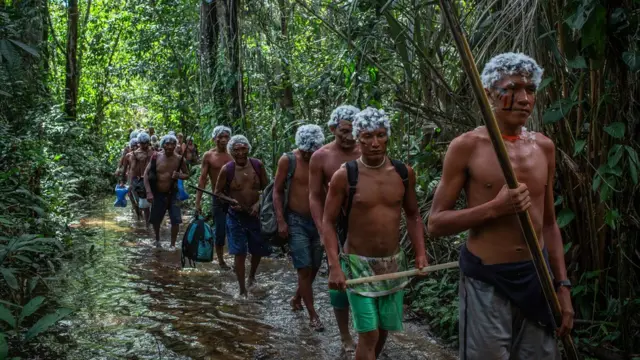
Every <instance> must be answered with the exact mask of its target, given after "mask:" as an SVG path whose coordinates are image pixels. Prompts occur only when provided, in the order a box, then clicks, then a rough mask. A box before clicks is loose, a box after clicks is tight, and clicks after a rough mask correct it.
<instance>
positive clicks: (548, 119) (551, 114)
mask: <svg viewBox="0 0 640 360" xmlns="http://www.w3.org/2000/svg"><path fill="white" fill-rule="evenodd" d="M577 103H578V102H576V101H572V100H571V99H561V100H559V101H556V102H555V103H553V104H552V105H551V106H549V108H548V109H547V110H546V111H545V112H544V115H543V116H542V122H543V123H544V124H553V123H555V122H557V121H559V120H561V119H562V118H564V117H565V116H567V115H568V114H569V113H570V112H571V109H572V108H573V107H574V106H575V105H576V104H577Z"/></svg>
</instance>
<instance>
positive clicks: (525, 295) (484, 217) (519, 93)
mask: <svg viewBox="0 0 640 360" xmlns="http://www.w3.org/2000/svg"><path fill="white" fill-rule="evenodd" d="M542 72H543V70H542V69H541V68H540V67H539V66H538V64H537V63H536V62H535V60H533V59H532V58H530V57H528V56H526V55H523V54H514V53H505V54H501V55H498V56H496V57H494V58H493V59H491V60H490V61H489V62H488V63H487V64H486V65H485V67H484V70H483V71H482V83H483V86H484V88H485V91H486V93H487V96H488V98H489V102H490V103H491V105H492V107H493V111H494V114H495V117H496V120H497V121H498V125H499V126H500V131H501V132H502V137H503V138H504V139H505V140H506V141H505V145H506V147H507V151H508V153H509V158H510V160H511V164H512V165H513V169H514V171H515V173H516V176H517V178H518V180H519V181H520V186H519V187H518V188H517V189H513V190H511V189H508V188H507V186H506V185H505V180H504V176H503V173H502V170H501V167H500V164H499V163H498V159H497V157H496V154H495V152H494V149H493V147H492V145H491V140H490V139H489V135H488V133H487V130H486V128H484V127H480V128H478V129H476V130H474V131H470V132H467V133H464V134H462V135H460V136H459V137H457V138H456V139H454V140H453V141H452V142H451V144H450V145H449V149H448V150H447V154H446V155H445V158H444V165H443V170H442V179H441V181H440V184H439V186H438V188H437V190H436V193H435V196H434V199H433V205H432V207H431V215H430V216H429V228H428V230H429V233H430V234H431V235H433V236H446V235H454V234H458V233H460V232H463V231H467V230H469V237H468V240H467V243H466V244H465V245H464V246H463V247H462V248H461V251H460V270H461V276H460V289H459V292H460V356H461V358H462V357H463V356H464V358H465V359H469V360H475V359H483V360H484V359H500V360H502V359H504V360H506V359H560V356H559V354H558V347H557V345H556V341H555V340H554V337H553V319H552V317H551V314H550V311H549V310H548V306H547V304H546V301H545V299H544V295H543V293H542V289H541V287H540V282H539V280H538V278H537V275H536V272H535V268H534V266H533V263H532V262H531V256H530V253H529V251H528V249H527V246H526V244H525V241H524V236H523V233H522V230H521V228H520V223H519V221H518V217H517V215H516V214H517V213H518V212H521V211H525V210H529V214H530V216H531V221H532V223H533V226H534V229H535V231H536V234H537V237H538V240H539V241H540V246H541V247H542V248H543V253H544V254H545V258H548V262H549V264H550V268H551V273H552V274H553V277H554V278H555V282H556V287H557V291H558V298H559V300H560V305H561V307H562V324H558V325H559V329H558V330H557V332H558V334H559V335H564V334H567V333H569V332H570V331H571V328H572V327H573V308H572V305H571V298H570V293H569V288H570V286H571V283H570V282H569V280H568V279H567V270H566V267H565V262H564V253H563V246H562V238H561V235H560V230H559V229H558V225H557V223H556V216H555V211H554V205H553V204H554V199H553V179H554V174H555V167H556V161H555V147H554V144H553V142H552V141H551V140H550V139H549V138H547V137H546V136H544V135H542V134H540V133H534V132H530V131H527V130H526V129H525V128H524V125H525V123H526V122H527V120H528V119H529V116H530V115H531V112H532V111H533V107H534V105H535V101H536V89H537V87H538V85H539V84H540V80H541V79H542ZM463 189H464V192H465V195H466V199H467V208H466V209H464V210H454V205H455V202H456V199H458V195H459V194H460V191H461V190H463ZM487 309H490V310H491V311H488V310H487Z"/></svg>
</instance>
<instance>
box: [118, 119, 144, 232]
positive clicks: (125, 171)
mask: <svg viewBox="0 0 640 360" xmlns="http://www.w3.org/2000/svg"><path fill="white" fill-rule="evenodd" d="M134 133H135V135H136V137H135V138H132V139H131V140H129V146H128V148H129V151H128V152H125V154H124V155H123V156H122V159H120V164H121V166H120V167H119V168H118V171H116V176H122V178H123V180H122V181H123V182H129V173H130V172H131V164H132V163H133V153H134V152H135V151H136V150H138V138H137V137H138V132H137V131H134V132H132V133H131V136H133V134H134ZM128 195H129V200H130V201H131V209H132V210H133V211H134V212H135V213H136V216H137V218H138V220H140V218H141V216H142V212H141V211H140V208H138V201H137V200H136V196H135V194H134V191H133V187H132V186H131V183H129V192H128Z"/></svg>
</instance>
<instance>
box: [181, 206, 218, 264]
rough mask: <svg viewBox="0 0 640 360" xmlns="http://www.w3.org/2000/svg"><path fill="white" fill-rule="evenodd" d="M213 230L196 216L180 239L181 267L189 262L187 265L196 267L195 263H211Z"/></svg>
mask: <svg viewBox="0 0 640 360" xmlns="http://www.w3.org/2000/svg"><path fill="white" fill-rule="evenodd" d="M213 248H214V246H213V229H212V228H211V226H209V224H207V223H206V222H205V221H204V218H203V217H202V216H200V215H196V216H195V217H194V218H193V220H192V221H191V223H190V224H189V226H188V227H187V230H186V231H185V232H184V237H183V238H182V253H181V256H180V261H181V263H182V267H183V268H184V265H185V264H186V262H187V259H188V260H189V265H190V266H192V267H196V263H197V262H211V261H213Z"/></svg>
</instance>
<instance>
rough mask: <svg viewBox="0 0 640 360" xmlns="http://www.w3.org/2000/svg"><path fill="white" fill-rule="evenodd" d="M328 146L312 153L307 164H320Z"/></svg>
mask: <svg viewBox="0 0 640 360" xmlns="http://www.w3.org/2000/svg"><path fill="white" fill-rule="evenodd" d="M328 145H329V144H327V145H324V146H323V147H321V148H320V149H318V150H316V151H314V152H313V154H311V159H310V160H309V164H316V163H319V162H322V160H323V159H324V157H325V155H326V154H327V146H328Z"/></svg>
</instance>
